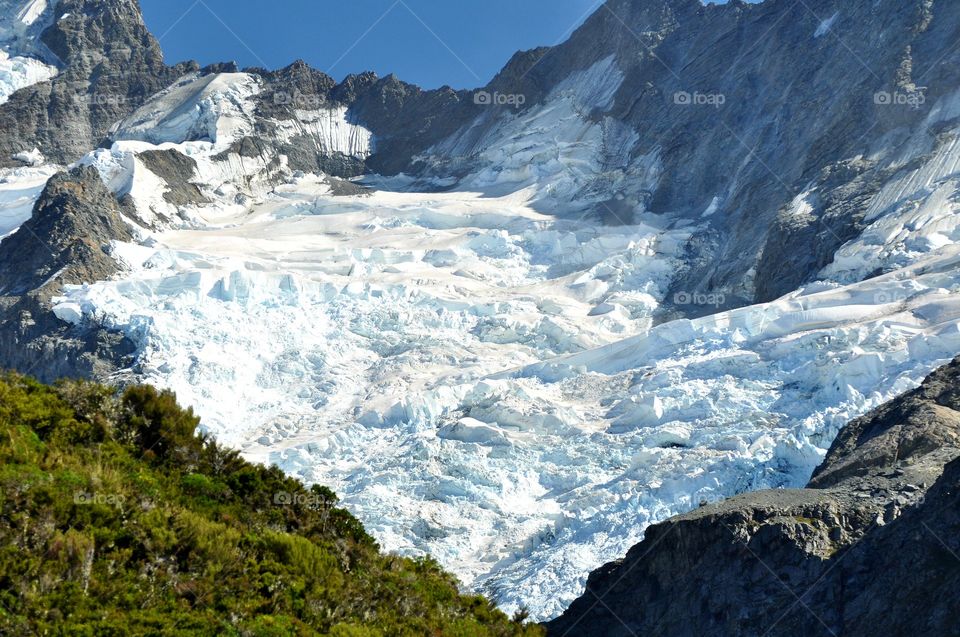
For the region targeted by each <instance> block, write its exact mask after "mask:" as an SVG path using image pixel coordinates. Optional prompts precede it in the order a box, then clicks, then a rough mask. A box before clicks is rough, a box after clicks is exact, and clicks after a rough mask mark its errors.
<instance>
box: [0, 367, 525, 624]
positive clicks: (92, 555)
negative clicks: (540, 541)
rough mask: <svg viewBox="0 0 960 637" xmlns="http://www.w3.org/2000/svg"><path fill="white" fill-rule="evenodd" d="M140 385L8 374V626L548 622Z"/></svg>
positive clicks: (2, 596)
mask: <svg viewBox="0 0 960 637" xmlns="http://www.w3.org/2000/svg"><path fill="white" fill-rule="evenodd" d="M198 420H199V419H198V418H196V417H195V416H194V415H193V413H192V411H190V410H183V409H181V408H180V407H179V406H177V404H176V400H175V398H174V396H173V395H172V394H170V393H167V392H165V393H160V392H158V391H157V390H154V389H153V388H151V387H148V386H139V387H133V388H130V389H128V390H127V391H126V392H125V393H124V394H123V395H122V397H117V396H116V395H115V393H114V390H112V389H110V388H107V387H103V386H99V385H95V384H92V383H86V382H66V383H61V384H59V385H58V386H57V387H56V388H51V387H48V386H44V385H41V384H39V383H37V382H35V381H32V380H30V379H28V378H26V377H22V376H18V375H6V376H3V377H2V378H0V633H2V634H4V635H39V634H48V635H68V634H69V635H97V636H107V635H115V636H118V637H119V636H128V635H190V636H194V635H249V636H268V635H276V636H280V635H283V636H289V635H336V636H338V637H348V636H350V637H360V636H368V635H369V636H373V635H384V636H386V635H410V636H417V637H420V636H422V635H463V636H473V635H478V636H479V635H497V636H506V635H538V634H540V629H539V628H537V627H535V626H523V625H521V624H520V623H517V622H512V621H510V620H509V619H508V618H507V617H506V615H504V614H503V613H501V612H499V611H498V610H496V609H495V608H494V607H493V606H492V604H491V603H490V602H488V601H487V600H485V599H483V598H480V597H471V596H463V595H460V594H459V593H458V590H457V586H456V583H455V581H454V580H453V579H452V578H451V576H449V575H447V574H445V573H444V572H442V571H441V570H440V569H439V567H437V565H436V564H435V563H434V562H432V561H431V560H429V559H421V560H410V559H404V558H400V557H393V556H386V555H383V554H381V553H379V551H378V547H377V545H376V544H375V543H374V541H373V540H372V539H371V538H370V536H369V535H367V534H366V532H365V531H364V529H363V527H362V526H361V525H360V523H359V522H358V521H357V520H356V519H355V518H354V517H353V516H351V515H350V514H349V513H347V512H346V511H344V510H342V509H339V508H337V506H336V503H337V498H336V496H335V495H334V494H333V493H332V492H331V491H329V490H327V489H324V488H320V487H313V488H311V489H306V488H305V487H303V485H302V484H301V483H299V482H297V481H295V480H293V479H290V478H288V477H285V476H284V475H283V474H282V473H281V472H280V471H279V470H278V469H276V468H270V469H267V468H264V467H260V466H256V465H252V464H249V463H247V462H245V461H244V460H242V459H240V458H239V456H238V454H237V453H235V452H232V451H227V450H225V449H223V448H221V447H218V446H217V445H216V444H215V443H213V442H211V441H209V440H207V439H204V438H203V437H200V436H197V435H196V434H195V432H194V429H195V427H196V426H197V423H198Z"/></svg>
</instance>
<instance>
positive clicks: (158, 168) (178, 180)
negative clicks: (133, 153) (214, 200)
mask: <svg viewBox="0 0 960 637" xmlns="http://www.w3.org/2000/svg"><path fill="white" fill-rule="evenodd" d="M137 158H138V159H139V160H140V161H141V162H143V165H144V166H146V168H147V170H149V171H150V172H152V173H153V174H155V175H156V176H157V177H159V178H160V179H162V180H163V181H164V182H165V183H166V185H167V190H166V191H165V192H164V193H163V199H164V200H165V201H167V202H168V203H171V204H173V205H175V206H199V205H203V204H207V203H210V200H209V199H207V198H206V197H205V196H204V195H203V193H202V192H200V188H199V187H198V186H197V185H196V184H194V183H192V182H191V180H192V179H194V178H195V177H196V176H197V162H196V160H195V159H193V158H192V157H187V156H186V155H184V154H183V153H181V152H179V151H177V150H174V149H172V148H170V149H167V150H147V151H144V152H142V153H138V154H137Z"/></svg>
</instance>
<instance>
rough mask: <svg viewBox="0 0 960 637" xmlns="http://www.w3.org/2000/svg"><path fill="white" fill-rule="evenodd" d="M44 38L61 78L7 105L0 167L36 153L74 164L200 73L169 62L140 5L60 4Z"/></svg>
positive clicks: (84, 0)
mask: <svg viewBox="0 0 960 637" xmlns="http://www.w3.org/2000/svg"><path fill="white" fill-rule="evenodd" d="M64 16H66V17H64ZM40 39H41V40H42V42H43V43H44V44H45V45H46V47H47V48H48V50H49V51H50V52H51V55H52V56H53V60H52V61H53V62H55V63H56V64H57V66H58V67H59V74H58V75H57V76H56V77H55V78H53V79H52V80H50V81H47V82H41V83H39V84H35V85H33V86H29V87H26V88H24V89H21V90H20V91H17V92H16V93H14V94H13V95H12V96H11V97H10V100H9V101H8V102H7V103H5V104H3V105H0V166H13V165H16V164H17V163H18V162H16V161H14V160H13V155H15V154H16V153H19V152H23V151H30V150H32V149H33V148H39V149H40V151H41V152H42V153H43V154H44V156H46V158H47V159H48V160H49V161H53V162H56V163H60V164H67V163H69V162H72V161H74V160H76V159H78V158H79V157H80V156H82V155H83V154H85V153H87V152H89V151H90V150H91V149H93V148H95V147H97V146H98V145H99V144H100V143H101V142H102V141H103V140H104V139H105V137H106V134H107V132H108V131H109V129H110V127H111V126H112V125H113V124H114V123H115V122H117V121H118V120H120V119H122V118H123V117H124V116H125V115H127V114H129V113H130V112H132V111H133V110H134V109H135V108H136V107H137V106H139V105H140V104H142V103H143V102H144V101H145V100H146V99H147V98H148V97H149V96H151V95H152V94H154V93H155V92H157V91H159V90H160V89H162V88H164V87H166V86H167V85H169V84H170V83H172V82H173V81H174V80H175V79H176V78H178V77H180V76H181V75H183V74H185V73H187V72H190V71H195V70H196V69H197V66H196V64H195V63H186V64H181V65H178V66H176V67H168V66H167V65H166V64H164V62H163V55H162V53H161V51H160V46H159V44H157V41H156V39H154V37H153V36H152V35H151V34H150V32H149V31H148V30H147V27H146V25H145V24H144V23H143V18H142V16H141V13H140V5H139V3H138V2H137V0H60V2H59V3H58V4H57V6H56V9H55V11H54V20H53V23H52V24H51V25H50V26H49V27H48V28H47V29H46V30H44V31H43V33H42V35H41V36H40Z"/></svg>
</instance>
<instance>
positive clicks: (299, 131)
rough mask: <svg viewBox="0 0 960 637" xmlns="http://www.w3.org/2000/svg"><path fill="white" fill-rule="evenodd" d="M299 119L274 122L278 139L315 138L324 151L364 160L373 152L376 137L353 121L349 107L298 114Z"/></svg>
mask: <svg viewBox="0 0 960 637" xmlns="http://www.w3.org/2000/svg"><path fill="white" fill-rule="evenodd" d="M295 114H296V119H284V120H273V121H274V123H275V124H276V125H277V129H278V137H279V138H280V139H283V140H285V141H290V140H291V139H292V138H294V137H297V136H301V135H303V136H308V137H313V138H314V139H315V140H317V146H318V148H319V150H321V151H322V152H324V153H326V154H329V155H332V154H334V153H342V154H344V155H347V156H350V157H357V158H360V159H364V158H366V157H368V156H369V155H370V154H371V153H372V152H373V134H372V133H371V132H370V131H369V130H367V129H366V128H364V127H363V126H360V125H358V124H356V123H354V122H351V121H350V118H349V115H348V113H347V108H346V107H345V106H337V107H330V108H322V109H316V110H302V109H297V110H296V111H295Z"/></svg>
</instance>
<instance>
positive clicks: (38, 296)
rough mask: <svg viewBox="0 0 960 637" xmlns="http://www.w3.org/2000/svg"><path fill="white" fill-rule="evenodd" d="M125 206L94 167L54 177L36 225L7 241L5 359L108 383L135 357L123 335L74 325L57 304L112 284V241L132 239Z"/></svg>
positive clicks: (0, 265)
mask: <svg viewBox="0 0 960 637" xmlns="http://www.w3.org/2000/svg"><path fill="white" fill-rule="evenodd" d="M132 238H133V236H132V234H131V232H130V228H129V227H128V225H127V224H126V223H125V222H124V221H123V218H122V213H121V211H120V206H119V204H118V202H117V200H116V198H115V197H114V196H113V193H111V192H110V191H109V190H107V188H106V187H105V186H104V185H103V182H102V181H101V180H100V175H99V174H98V173H97V171H96V170H94V169H93V168H89V167H87V168H76V169H74V170H73V171H71V172H69V173H66V172H64V173H59V174H57V175H54V176H53V177H52V178H51V179H50V180H49V181H48V182H47V184H46V186H45V187H44V189H43V192H42V193H41V194H40V197H39V199H37V202H36V204H35V205H34V208H33V212H32V216H31V218H30V219H29V220H28V221H27V222H25V223H24V224H23V225H22V226H21V227H20V229H19V231H18V232H16V233H15V234H13V235H12V236H10V237H9V238H7V239H5V240H4V241H3V242H0V282H2V283H0V343H2V344H0V356H2V360H3V361H4V365H5V366H7V367H11V368H16V369H20V370H24V371H25V372H29V373H33V374H35V375H36V376H39V377H43V378H48V379H57V378H64V377H70V378H80V377H87V378H89V377H94V378H96V377H105V376H108V375H110V374H111V373H112V372H115V371H116V370H118V369H122V368H124V367H128V366H129V365H130V363H131V359H130V356H131V355H132V354H133V352H134V347H133V345H132V343H131V342H130V341H129V340H128V339H126V338H125V337H124V336H123V335H122V334H117V333H115V332H111V331H109V330H104V329H102V328H100V327H99V326H72V325H70V324H69V323H67V322H65V321H63V320H61V318H60V317H58V316H56V315H55V314H54V313H53V312H52V311H51V307H50V301H51V299H52V298H53V297H54V296H55V295H57V294H59V293H60V292H61V291H62V290H63V286H64V285H69V284H79V283H84V282H87V281H98V280H104V279H108V278H110V277H111V276H113V275H114V274H116V273H117V272H118V271H119V270H120V267H119V265H118V263H117V261H116V260H115V259H114V258H113V257H111V256H110V255H109V254H108V251H109V249H110V242H111V241H115V240H132Z"/></svg>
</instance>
